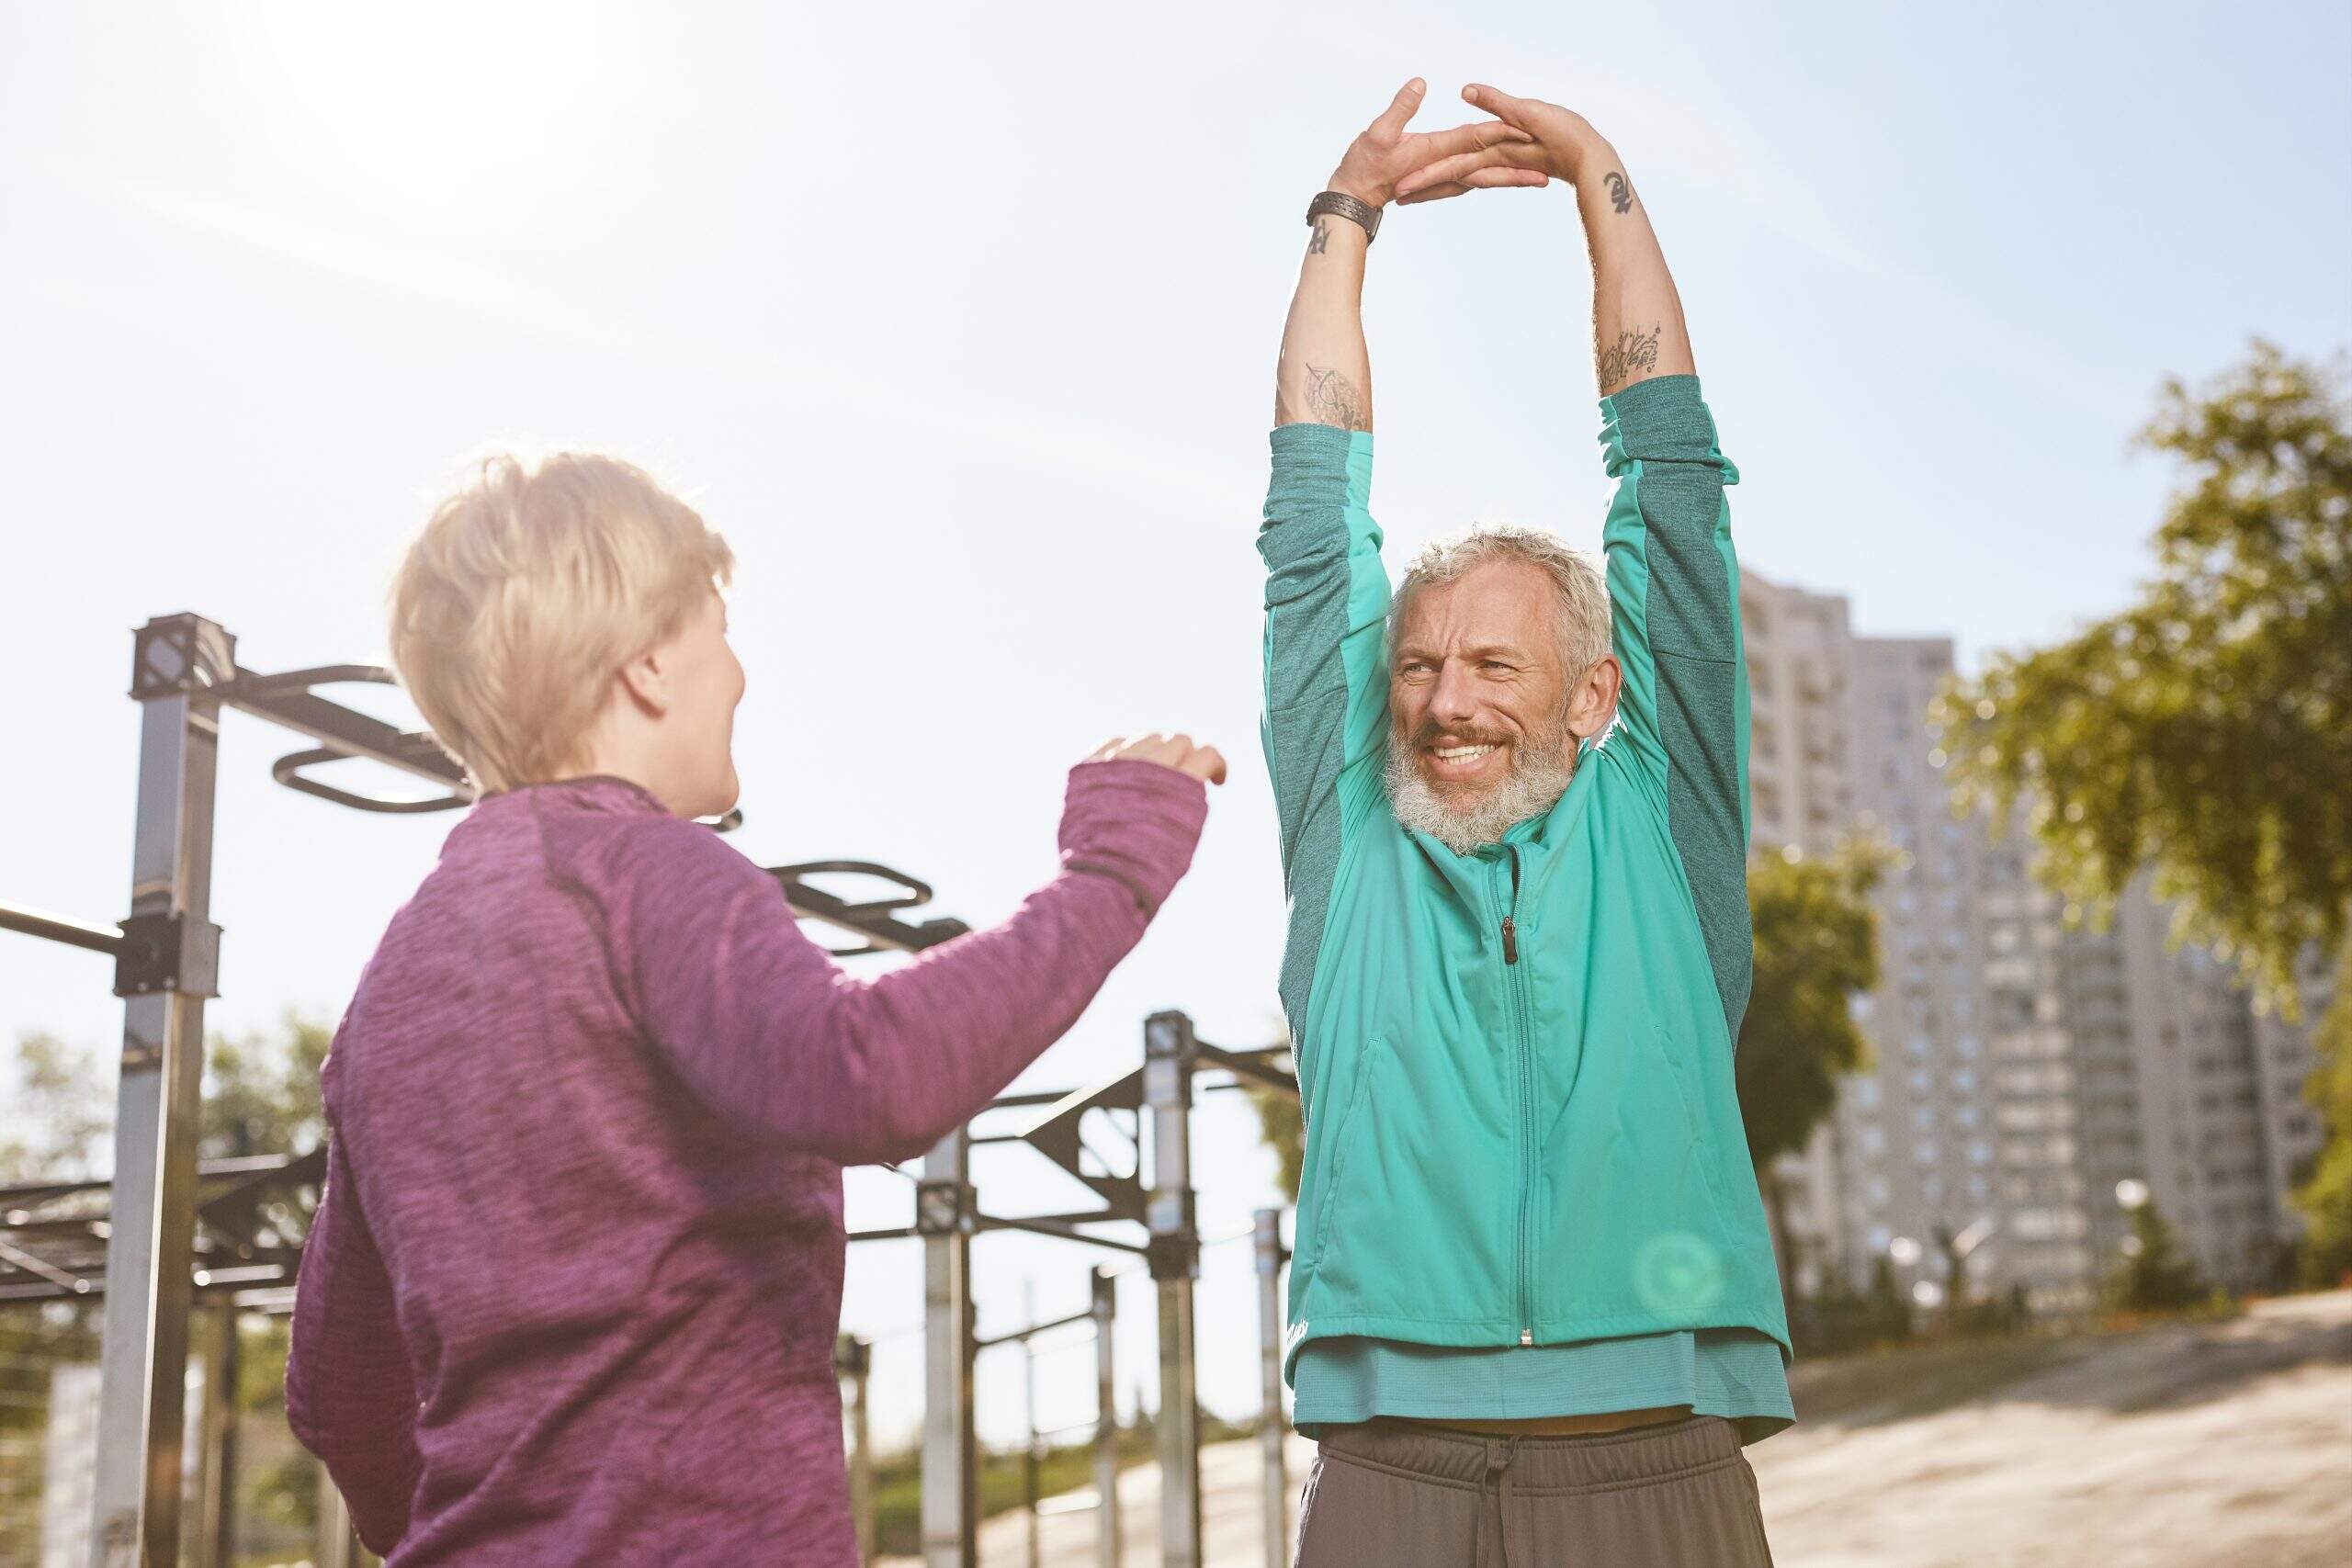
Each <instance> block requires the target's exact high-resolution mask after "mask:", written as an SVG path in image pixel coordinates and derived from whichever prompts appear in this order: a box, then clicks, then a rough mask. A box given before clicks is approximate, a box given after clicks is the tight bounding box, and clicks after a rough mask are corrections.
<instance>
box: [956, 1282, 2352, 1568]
mask: <svg viewBox="0 0 2352 1568" xmlns="http://www.w3.org/2000/svg"><path fill="white" fill-rule="evenodd" d="M1795 1394H1796V1403H1797V1411H1798V1415H1799V1416H1800V1417H1801V1419H1800V1421H1799V1424H1798V1425H1797V1426H1796V1427H1794V1428H1792V1429H1791V1430H1790V1431H1787V1432H1784V1433H1782V1434H1781V1436H1779V1437H1777V1438H1771V1439H1770V1441H1768V1442H1765V1443H1761V1444H1759V1445H1758V1446H1757V1447H1756V1448H1754V1449H1752V1450H1749V1459H1750V1461H1751V1462H1753V1464H1754V1465H1755V1467H1756V1472H1757V1476H1758V1481H1759V1482H1760V1483H1761V1485H1762V1488H1763V1495H1764V1511H1765V1518H1766V1523H1767V1526H1768V1528H1769V1529H1770V1533H1771V1538H1772V1547H1773V1554H1774V1556H1775V1558H1776V1560H1777V1561H1778V1562H1780V1563H1781V1568H1947V1565H1949V1568H1962V1565H1965V1568H2094V1565H2095V1568H2336V1565H2340V1564H2346V1563H2352V1291H2339V1292H2330V1293H2327V1294H2324V1295H2313V1296H2300V1297H2290V1298H2287V1299H2284V1300H2279V1301H2274V1302H2266V1303H2259V1304H2257V1305H2256V1306H2254V1307H2253V1308H2252V1309H2250V1310H2249V1311H2247V1312H2246V1313H2245V1314H2242V1315H2240V1316H2237V1317H2234V1318H2232V1319H2229V1320H2227V1321H2223V1322H2216V1323H2204V1324H2193V1325H2192V1324H2175V1325H2165V1326H2162V1327H2157V1328H2151V1329H2145V1330H2141V1331H2138V1332H2134V1333H2130V1334H2118V1335H2105V1336H2085V1337H2075V1338H2068V1339H2053V1340H2024V1341H2009V1342H1998V1343H1990V1344H1976V1345H1957V1346H1939V1347H1930V1348H1922V1349H1914V1350H1905V1351H1897V1352H1890V1353H1887V1354H1883V1355H1877V1356H1869V1357H1848V1358H1841V1359H1836V1360H1827V1361H1821V1362H1816V1363H1811V1364H1808V1365H1805V1366H1803V1367H1800V1368H1799V1370H1798V1375H1797V1379H1796V1388H1795ZM1312 1452H1313V1450H1312V1447H1311V1445H1308V1444H1306V1442H1304V1441H1303V1440H1301V1439H1298V1438H1293V1439H1292V1448H1291V1455H1292V1462H1291V1476H1292V1492H1293V1496H1294V1499H1295V1495H1296V1489H1297V1483H1298V1481H1299V1480H1300V1479H1301V1478H1303V1477H1304V1475H1305V1474H1306V1463H1307V1461H1309V1460H1310V1459H1311V1457H1312ZM1257 1455H1258V1450H1257V1445H1256V1444H1255V1443H1254V1442H1242V1443H1226V1444H1219V1445H1216V1446H1213V1447H1211V1448H1209V1449H1206V1450H1203V1453H1202V1469H1203V1483H1204V1488H1203V1489H1204V1500H1205V1506H1204V1530H1205V1534H1206V1536H1207V1541H1206V1545H1207V1548H1208V1562H1210V1563H1211V1564H1214V1565H1216V1568H1260V1565H1261V1564H1263V1563H1264V1562H1266V1557H1265V1549H1264V1546H1263V1540H1264V1537H1263V1531H1262V1528H1261V1512H1260V1505H1259V1500H1258V1498H1259V1493H1258V1484H1259V1470H1258V1460H1257ZM1158 1493H1159V1485H1158V1476H1157V1474H1156V1473H1155V1472H1153V1471H1151V1470H1149V1469H1140V1470H1134V1471H1130V1472H1127V1473H1126V1474H1125V1476H1124V1477H1122V1478H1121V1482H1120V1499H1121V1504H1122V1506H1123V1508H1124V1509H1125V1520H1124V1523H1125V1529H1123V1531H1122V1532H1121V1533H1122V1534H1123V1535H1124V1536H1125V1538H1126V1544H1127V1550H1126V1554H1125V1558H1124V1559H1123V1561H1124V1562H1125V1563H1126V1564H1127V1565H1128V1568H1156V1565H1157V1563H1158V1562H1159V1543H1158V1539H1157V1534H1156V1531H1157V1529H1158V1522H1157V1504H1158ZM1089 1505H1091V1494H1085V1493H1081V1494H1078V1495H1074V1496H1072V1497H1069V1498H1066V1499H1061V1500H1058V1505H1057V1510H1058V1511H1057V1512H1055V1513H1054V1514H1052V1515H1050V1516H1049V1517H1046V1519H1045V1520H1044V1521H1043V1524H1044V1529H1043V1537H1042V1541H1041V1545H1042V1548H1043V1551H1042V1553H1041V1556H1040V1559H1039V1562H1040V1564H1041V1568H1093V1564H1094V1562H1095V1555H1094V1553H1095V1545H1094V1539H1095V1538H1094V1516H1093V1513H1092V1511H1091V1506H1089ZM1027 1530H1028V1526H1027V1521H1026V1520H1024V1519H1023V1518H1021V1517H1018V1516H1011V1517H1001V1518H998V1519H996V1520H994V1521H992V1522H991V1523H990V1524H989V1526H988V1528H987V1529H985V1530H984V1531H983V1533H982V1538H981V1562H982V1563H983V1564H984V1565H985V1568H1018V1565H1023V1564H1026V1563H1027V1562H1029V1557H1028V1551H1027V1547H1028V1536H1027ZM1568 1561H1573V1560H1572V1559H1570V1560H1568ZM1430 1568H1445V1565H1442V1564H1431V1565H1430ZM1594 1568H1601V1565H1594ZM1612 1568H1613V1565H1612Z"/></svg>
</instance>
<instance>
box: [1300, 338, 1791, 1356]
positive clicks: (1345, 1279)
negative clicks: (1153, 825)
mask: <svg viewBox="0 0 2352 1568" xmlns="http://www.w3.org/2000/svg"><path fill="white" fill-rule="evenodd" d="M1600 406H1601V414H1602V418H1603V420H1604V422H1605V423H1604V424H1603V427H1602V431H1601V442H1602V446H1603V447H1604V449H1605V460H1606V466H1607V469H1608V472H1609V473H1610V475H1611V477H1612V478H1614V479H1615V480H1616V491H1615V494H1614V496H1613V498H1612V500H1611V503H1610V508H1609V517H1608V523H1607V526H1606V530H1605V532H1604V535H1603V540H1604V544H1605V547H1606V554H1607V577H1608V583H1609V592H1610V601H1611V615H1612V631H1611V638H1612V644H1613V649H1614V651H1615V654H1616V657H1617V659H1618V660H1619V662H1620V663H1621V664H1622V665H1623V667H1624V686H1623V695H1622V696H1621V698H1620V700H1619V703H1618V710H1617V715H1616V717H1615V719H1614V721H1613V722H1612V723H1611V726H1610V728H1608V729H1607V730H1606V731H1605V732H1604V733H1603V734H1602V735H1601V737H1600V739H1598V740H1597V741H1595V742H1592V743H1589V744H1588V745H1587V746H1586V747H1585V749H1584V751H1583V754H1582V756H1581V758H1580V759H1579V761H1578V763H1577V769H1576V773H1575V776H1574V779H1573V781H1572V782H1571V783H1570V784H1569V786H1568V788H1567V791H1566V794H1564V795H1562V796H1561V797H1560V799H1559V801H1558V803H1557V804H1556V805H1555V806H1554V807H1552V809H1551V810H1550V811H1549V812H1547V813H1545V814H1544V816H1542V817H1540V818H1532V819H1531V820H1529V821H1525V822H1521V823H1520V824H1519V825H1518V826H1517V827H1515V828H1513V829H1511V830H1510V832H1509V833H1507V834H1506V835H1505V836H1504V840H1503V842H1502V843H1500V844H1498V845H1494V846H1491V847H1489V848H1487V849H1484V850H1480V851H1478V852H1474V853H1471V854H1467V855H1461V854H1456V853H1454V852H1453V851H1451V850H1449V849H1447V848H1446V847H1445V846H1444V845H1443V844H1441V843H1439V842H1437V841H1436V840H1432V839H1430V838H1428V837H1426V836H1424V835H1421V834H1418V833H1414V832H1411V831H1409V830H1408V829H1406V828H1404V827H1403V826H1401V825H1400V824H1399V823H1398V822H1397V819H1396V818H1395V816H1394V814H1393V813H1392V812H1391V811H1390V809H1389V806H1388V799H1387V792H1386V788H1385V784H1384V780H1383V773H1384V766H1385V753H1386V745H1387V731H1388V659H1387V649H1386V631H1387V625H1386V622H1387V612H1388V581H1387V576H1386V573H1385V570H1383V568H1382V565H1381V558H1380V546H1381V534H1380V529H1379V527H1378V526H1377V525H1375V524H1374V522H1373V520H1372V514H1371V512H1370V511H1369V509H1368V501H1369V496H1370V491H1371V479H1372V437H1371V435H1370V434H1367V433H1363V432H1354V433H1351V432H1348V431H1344V430H1340V429H1337V428H1334V427H1332V426H1329V425H1320V424H1291V425H1283V426H1282V427H1280V428H1278V429H1277V430H1275V431H1274V432H1273V435H1272V444H1273V480H1272V486H1271V487H1270V489H1269V491H1268V492H1267V497H1266V509H1265V521H1264V525H1263V526H1262V528H1261V530H1260V533H1259V538H1258V547H1259V552H1260V554H1261V555H1262V556H1263V557H1264V558H1265V563H1266V570H1267V586H1266V643H1265V673H1266V699H1265V700H1266V711H1265V722H1264V737H1263V738H1264V741H1265V746H1266V756H1267V761H1268V765H1269V767H1270V769H1271V771H1272V775H1273V784H1274V795H1275V800H1276V805H1277V807H1278V810H1279V813H1280V817H1281V821H1282V851H1283V870H1284V874H1285V878H1286V883H1287V887H1288V891H1289V895H1290V930H1289V940H1288V946H1287V948H1286V951H1285V953H1284V956H1283V973H1282V996H1283V1007H1284V1009H1285V1010H1286V1011H1287V1012H1288V1014H1289V1016H1290V1024H1291V1032H1292V1039H1293V1041H1294V1042H1295V1048H1296V1052H1297V1060H1298V1069H1299V1085H1300V1090H1301V1098H1302V1100H1303V1103H1304V1106H1305V1110H1306V1154H1305V1166H1304V1170H1303V1173H1302V1178H1301V1182H1300V1188H1299V1201H1298V1219H1297V1237H1296V1252H1295V1258H1294V1260H1293V1262H1292V1266H1291V1288H1290V1332H1289V1336H1288V1343H1287V1346H1286V1351H1287V1353H1286V1355H1285V1357H1284V1371H1285V1375H1288V1373H1289V1371H1290V1369H1291V1368H1292V1366H1293V1365H1294V1364H1295V1360H1296V1356H1297V1349H1298V1347H1299V1346H1300V1345H1302V1344H1304V1343H1306V1341H1307V1340H1309V1339H1313V1338H1319V1337H1324V1336H1327V1335H1365V1336H1372V1337H1379V1338H1384V1339H1393V1340H1405V1341H1410V1342H1415V1343H1420V1344H1428V1345H1481V1346H1486V1345H1514V1344H1516V1345H1550V1344H1565V1343H1569V1342H1574V1341H1579V1340H1588V1339H1597V1338H1609V1337H1618V1336H1623V1335H1637V1334H1655V1333H1660V1332H1665V1331H1668V1330H1673V1329H1681V1328H1715V1327H1725V1328H1727V1327H1747V1328H1752V1329H1755V1330H1758V1331H1759V1332H1761V1333H1764V1334H1768V1335H1770V1336H1771V1337H1772V1338H1774V1339H1775V1340H1777V1341H1779V1342H1780V1343H1781V1345H1782V1346H1783V1347H1784V1348H1785V1347H1786V1345H1787V1343H1788V1326H1787V1322H1786V1319H1785V1317H1784V1315H1783V1314H1782V1310H1781V1292H1780V1283H1779V1278H1778V1275H1777V1273H1776V1271H1775V1269H1774V1267H1773V1260H1772V1250H1771V1243H1770V1232H1769V1230H1768V1228H1767V1225H1766V1222H1765V1216H1764V1208H1763V1203H1762V1201H1761V1199H1760V1198H1759V1196H1758V1191H1757V1186H1756V1178H1755V1172H1754V1170H1753V1168H1752V1167H1751V1166H1750V1164H1749V1162H1748V1157H1747V1137H1746V1134H1745V1133H1744V1132H1743V1130H1742V1125H1741V1122H1740V1114H1739V1102H1738V1099H1737V1096H1736V1091H1735V1089H1734V1086H1733V1074H1732V1045H1733V1042H1734V1041H1735V1040H1736V1038H1737V1036H1738V1032H1739V1020H1740V1017H1741V1014H1742V1013H1743V1012H1744V1011H1745V1010H1746V1008H1747V990H1748V984H1749V977H1750V968H1751V964H1750V956H1751V953H1750V936H1749V925H1748V912H1747V876H1746V864H1747V671H1746V666H1745V663H1744V661H1743V660H1742V658H1741V654H1740V631H1739V568H1738V563H1737V561H1736V558H1735V557H1734V555H1733V553H1732V545H1731V533H1730V511H1729V508H1728V506H1727V505H1726V504H1725V502H1724V487H1725V486H1726V485H1729V484H1732V483H1735V482H1736V480H1737V478H1738V475H1737V473H1736V470H1735V469H1734V468H1733V467H1732V465H1731V464H1730V462H1729V461H1728V460H1726V459H1725V458H1724V455H1723V452H1722V450H1721V448H1720V447H1719V446H1717V444H1716V439H1715V432H1714V424H1713V420H1712V419H1711V417H1710V416H1709V414H1708V412H1707V408H1706V405H1705V404H1704V403H1703V402H1702V400H1700V396H1699V386H1698V380H1697V378H1695V377H1690V376H1667V377H1658V378H1654V379H1651V380H1647V381H1644V382H1640V383H1638V384H1636V385H1635V386H1634V387H1631V388H1629V389H1626V390H1625V391H1623V392H1622V393H1619V394H1618V395H1617V396H1615V397H1613V398H1605V399H1603V400H1601V405H1600ZM1507 926H1508V935H1507V931H1506V928H1507Z"/></svg>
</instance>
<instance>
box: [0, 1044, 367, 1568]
mask: <svg viewBox="0 0 2352 1568" xmlns="http://www.w3.org/2000/svg"><path fill="white" fill-rule="evenodd" d="M332 1033H333V1032H332V1030H331V1029H330V1028H329V1026H327V1025H326V1024H323V1023H321V1022H319V1021H315V1020H311V1019H306V1018H303V1017H301V1016H300V1014H297V1013H292V1012H289V1013H288V1014H287V1015H286V1018H285V1020H284V1021H283V1023H282V1024H280V1026H279V1027H278V1028H277V1029H276V1030H273V1031H259V1032H249V1033H246V1034H243V1035H239V1036H235V1037H233V1038H232V1037H228V1036H223V1035H218V1034H216V1035H214V1036H213V1037H212V1038H211V1039H210V1040H209V1041H208V1042H207V1043H206V1046H205V1062H204V1067H205V1070H204V1089H203V1094H204V1112H203V1123H202V1132H201V1134H200V1136H199V1140H198V1155H199V1157H202V1158H206V1159H212V1158H218V1157H221V1156H232V1155H258V1154H300V1153H301V1152H303V1151H304V1150H306V1149H309V1148H311V1147H312V1146H314V1145H316V1144H317V1142H318V1140H319V1139H320V1138H321V1137H322V1136H323V1135H324V1120H323V1111H322V1107H321V1106H320V1103H319V1064H320V1063H321V1062H322V1061H323V1060H324V1059H325V1056H326V1050H327V1043H328V1041H329V1040H330V1039H331V1037H332ZM15 1067H16V1080H17V1082H16V1088H17V1095H16V1098H15V1099H14V1100H12V1101H11V1102H10V1106H9V1110H10V1111H11V1112H12V1114H11V1115H10V1117H9V1119H8V1123H7V1127H6V1132H5V1133H4V1134H0V1181H11V1182H22V1181H35V1180H52V1179H65V1180H77V1179H89V1178H94V1177H104V1176H106V1175H107V1174H108V1172H109V1170H110V1168H111V1167H112V1165H113V1147H112V1137H113V1132H114V1110H115V1107H114V1087H115V1086H114V1084H113V1082H112V1073H111V1067H112V1063H111V1061H110V1060H109V1059H108V1058H107V1057H106V1056H105V1055H101V1054H100V1053H99V1052H97V1051H94V1050H76V1049H74V1047H73V1046H71V1045H69V1044H68V1043H65V1042H64V1041H62V1040H60V1039H58V1038H57V1037H56V1036H54V1035H51V1034H45V1033H38V1032H35V1033H27V1034H22V1035H19V1036H18V1037H17V1051H16V1064H15ZM314 1202H315V1195H314V1194H313V1193H311V1192H309V1191H295V1192H291V1193H288V1194H286V1195H284V1196H283V1197H282V1198H280V1199H279V1200H277V1201H276V1202H274V1203H273V1204H272V1206H271V1207H270V1208H269V1209H268V1210H267V1211H266V1215H267V1218H268V1220H269V1223H270V1224H271V1225H272V1226H273V1227H275V1228H277V1230H279V1231H280V1232H282V1233H283V1234H286V1235H290V1236H295V1237H300V1236H301V1235H304V1234H306V1233H307V1231H308V1229H309V1224H310V1217H311V1211H312V1205H313V1203H314ZM97 1318H98V1314H97V1311H96V1305H95V1303H88V1302H76V1303H73V1304H72V1305H70V1306H67V1305H64V1304H62V1303H51V1304H50V1305H49V1306H47V1307H46V1308H27V1307H17V1308H14V1309H0V1362H5V1363H6V1365H7V1366H9V1367H10V1368H11V1369H12V1370H14V1371H17V1372H19V1373H21V1374H23V1375H22V1376H20V1377H19V1378H18V1379H17V1382H12V1383H8V1384H6V1387H5V1388H0V1393H9V1394H13V1395H17V1396H18V1397H15V1398H8V1399H0V1429H5V1428H6V1427H11V1426H25V1427H39V1426H40V1423H41V1422H43V1421H44V1420H45V1419H46V1418H47V1417H46V1411H45V1407H44V1399H43V1395H44V1391H45V1390H46V1387H47V1378H48V1373H47V1368H48V1366H49V1365H50V1364H51V1362H55V1361H64V1360H86V1359H90V1358H91V1357H92V1356H93V1355H95V1354H96V1346H97V1327H98V1323H97ZM242 1342H243V1358H242V1360H241V1376H240V1377H239V1379H238V1398H237V1404H238V1408H239V1410H240V1411H241V1412H266V1411H274V1410H276V1409H277V1408H279V1407H280V1404H281V1402H282V1400H283V1398H284V1389H283V1384H284V1381H285V1369H286V1345H287V1332H286V1325H285V1323H284V1322H283V1321H282V1320H274V1319H273V1320H268V1321H257V1320H255V1319H254V1318H252V1317H250V1316H249V1317H248V1318H247V1320H246V1322H245V1324H244V1326H243V1337H242ZM316 1475H317V1472H316V1469H315V1461H311V1459H310V1458H309V1456H307V1455H297V1456H296V1457H295V1458H293V1459H292V1460H289V1461H287V1462H286V1463H284V1464H281V1465H277V1466H275V1467H272V1468H271V1469H270V1470H269V1471H267V1472H265V1473H262V1474H258V1475H253V1476H249V1477H247V1480H246V1485H245V1487H244V1497H243V1507H244V1508H245V1510H246V1511H247V1517H250V1518H277V1519H280V1520H285V1521H288V1522H304V1521H307V1520H308V1518H309V1517H310V1516H311V1512H312V1511H313V1510H314V1509H315V1507H316V1505H317V1480H316Z"/></svg>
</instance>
